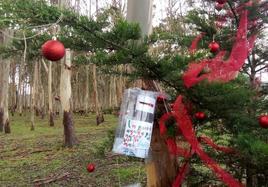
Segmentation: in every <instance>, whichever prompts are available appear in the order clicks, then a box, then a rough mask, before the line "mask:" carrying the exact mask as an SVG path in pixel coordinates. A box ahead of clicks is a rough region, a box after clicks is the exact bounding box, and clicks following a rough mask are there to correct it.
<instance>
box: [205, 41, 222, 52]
mask: <svg viewBox="0 0 268 187" xmlns="http://www.w3.org/2000/svg"><path fill="white" fill-rule="evenodd" d="M208 48H209V49H210V51H211V52H212V53H216V52H217V51H218V50H219V49H220V45H219V44H218V43H217V42H215V41H213V42H210V44H209V45H208Z"/></svg>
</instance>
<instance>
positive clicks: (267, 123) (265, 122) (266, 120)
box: [259, 115, 268, 128]
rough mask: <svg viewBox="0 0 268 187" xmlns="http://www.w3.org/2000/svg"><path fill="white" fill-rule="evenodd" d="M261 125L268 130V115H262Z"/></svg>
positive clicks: (260, 118)
mask: <svg viewBox="0 0 268 187" xmlns="http://www.w3.org/2000/svg"><path fill="white" fill-rule="evenodd" d="M259 124H260V126H261V127H262V128H268V115H261V116H260V117H259Z"/></svg>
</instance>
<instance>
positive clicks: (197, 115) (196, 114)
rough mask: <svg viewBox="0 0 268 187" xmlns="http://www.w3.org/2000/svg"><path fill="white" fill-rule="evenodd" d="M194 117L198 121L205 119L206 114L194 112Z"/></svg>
mask: <svg viewBox="0 0 268 187" xmlns="http://www.w3.org/2000/svg"><path fill="white" fill-rule="evenodd" d="M194 116H195V118H196V119H198V120H204V119H206V114H205V113H204V112H196V113H195V115H194Z"/></svg>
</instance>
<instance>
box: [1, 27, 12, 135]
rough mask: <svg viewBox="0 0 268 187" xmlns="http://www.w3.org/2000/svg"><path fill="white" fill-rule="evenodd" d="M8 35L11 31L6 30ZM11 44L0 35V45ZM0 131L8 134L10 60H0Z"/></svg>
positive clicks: (9, 130)
mask: <svg viewBox="0 0 268 187" xmlns="http://www.w3.org/2000/svg"><path fill="white" fill-rule="evenodd" d="M5 32H6V33H8V35H13V31H11V30H6V31H5ZM10 42H11V40H10V38H9V37H5V36H4V35H1V34H0V43H1V44H3V45H9V44H10ZM0 72H1V74H0V85H1V89H0V131H1V132H2V131H4V132H5V133H10V132H11V129H10V123H9V115H8V96H9V72H10V59H0Z"/></svg>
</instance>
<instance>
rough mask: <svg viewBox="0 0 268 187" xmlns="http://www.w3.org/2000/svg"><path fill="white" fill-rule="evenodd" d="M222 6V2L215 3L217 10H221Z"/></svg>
mask: <svg viewBox="0 0 268 187" xmlns="http://www.w3.org/2000/svg"><path fill="white" fill-rule="evenodd" d="M223 7H224V4H220V3H217V4H216V6H215V8H216V10H218V11H221V10H222V9H223Z"/></svg>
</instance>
